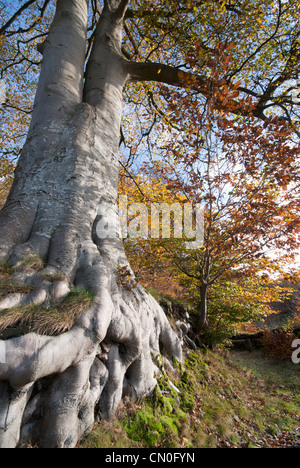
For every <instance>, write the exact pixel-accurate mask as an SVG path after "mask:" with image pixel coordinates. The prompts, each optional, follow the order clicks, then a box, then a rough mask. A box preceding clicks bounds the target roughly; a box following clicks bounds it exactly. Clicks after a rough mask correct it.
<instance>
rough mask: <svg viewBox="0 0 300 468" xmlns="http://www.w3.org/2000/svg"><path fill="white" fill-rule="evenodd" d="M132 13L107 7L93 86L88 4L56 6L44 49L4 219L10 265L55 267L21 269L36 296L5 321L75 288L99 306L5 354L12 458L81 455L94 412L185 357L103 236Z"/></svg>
mask: <svg viewBox="0 0 300 468" xmlns="http://www.w3.org/2000/svg"><path fill="white" fill-rule="evenodd" d="M127 5H128V1H126V0H107V1H105V7H104V11H103V13H102V16H101V19H100V21H99V24H98V26H97V29H96V33H95V38H94V45H93V49H92V52H91V55H90V58H89V62H88V65H87V68H86V73H85V80H84V67H85V48H86V29H87V14H88V9H87V7H88V5H87V1H86V0H58V2H57V11H56V15H55V18H54V21H53V24H52V26H51V29H50V33H49V36H48V37H47V39H46V41H45V43H44V44H43V46H42V47H40V51H42V53H43V64H42V68H41V74H40V80H39V85H38V90H37V94H36V99H35V105H34V112H33V116H32V122H31V126H30V129H29V132H28V137H27V141H26V144H25V146H24V149H23V152H22V155H21V157H20V161H19V164H18V167H17V170H16V174H15V180H14V183H13V186H12V189H11V192H10V194H9V197H8V200H7V203H6V205H5V207H4V209H3V210H2V211H1V213H0V260H1V261H9V262H10V263H12V264H13V265H16V264H18V263H20V260H22V259H26V258H30V256H32V255H33V254H34V255H37V256H39V257H40V258H42V259H43V261H44V262H45V265H46V266H45V269H44V270H42V271H38V272H34V271H32V269H28V268H27V269H24V271H20V269H18V272H17V273H15V276H13V278H12V279H14V280H16V281H18V282H20V281H21V282H23V283H24V284H25V283H26V284H27V285H32V286H34V290H33V291H32V292H31V293H29V294H24V295H22V294H21V295H19V296H18V297H17V296H16V295H15V296H10V297H9V298H7V299H5V301H2V302H1V301H0V310H1V309H6V308H7V307H9V305H11V306H16V305H19V306H23V305H26V304H35V305H37V304H47V305H48V306H51V304H56V303H57V302H60V301H62V300H63V299H64V298H65V297H66V295H67V294H68V292H69V291H70V290H71V289H72V288H73V287H78V288H84V289H87V290H90V291H91V292H92V293H93V295H94V301H93V304H92V306H91V307H90V308H89V309H88V310H87V311H86V312H85V313H83V314H82V315H81V316H80V317H79V319H78V320H77V322H76V324H75V325H74V326H73V327H72V328H71V330H69V331H67V332H65V333H63V334H60V335H59V336H45V335H43V336H42V335H38V334H37V333H28V334H25V335H23V336H19V337H15V338H10V339H8V340H6V341H5V342H1V341H0V344H1V346H2V347H3V346H5V351H6V354H5V355H6V362H5V364H1V363H0V447H2V448H4V447H15V446H17V445H18V443H19V442H20V441H22V440H25V441H26V440H27V441H30V442H31V443H37V444H38V446H41V447H47V448H51V447H74V446H75V445H76V443H77V441H78V439H79V438H81V437H82V436H83V435H85V434H87V433H88V432H89V431H90V430H91V428H92V425H93V422H94V411H95V407H97V408H100V410H101V413H102V416H103V417H104V418H109V417H110V416H111V415H112V414H113V413H114V412H115V410H116V408H117V406H118V404H119V402H120V400H121V398H122V395H126V394H128V395H132V396H134V397H143V396H144V395H147V394H149V393H150V392H151V391H152V390H153V388H154V387H155V385H156V380H155V371H156V370H157V368H156V365H155V356H157V355H158V354H159V353H160V352H162V351H164V352H165V353H166V354H167V355H168V356H170V357H172V356H174V357H176V358H177V359H178V360H181V357H182V356H181V344H180V341H179V339H178V338H177V335H176V334H175V333H174V332H173V330H172V328H171V327H170V325H169V323H168V321H167V319H166V317H165V315H164V313H163V311H162V309H161V308H160V306H159V305H158V304H157V303H156V301H155V300H154V299H153V298H152V297H151V296H150V295H149V294H148V293H147V292H146V291H145V290H144V289H143V288H142V287H141V286H140V285H137V286H136V287H135V286H133V287H130V286H128V285H127V286H126V284H124V282H122V281H120V278H119V269H120V266H121V267H124V266H128V269H129V265H128V262H127V259H126V256H125V253H124V249H123V242H122V239H121V238H120V235H119V234H118V235H117V236H110V237H108V238H107V239H100V238H99V237H98V236H97V223H98V222H99V220H102V223H103V222H105V221H106V220H112V219H115V220H117V219H118V217H117V213H118V207H117V188H118V142H119V136H120V123H121V113H122V91H123V88H124V85H125V83H126V82H127V80H128V79H129V77H130V76H129V73H128V69H127V68H126V66H125V63H124V60H123V59H122V57H121V38H122V31H123V16H124V14H125V11H126V8H127ZM116 222H118V221H116ZM116 231H117V232H119V228H118V225H117V229H116ZM131 275H132V277H133V273H132V272H131ZM131 284H134V281H132V282H131ZM10 302H11V304H10ZM16 302H18V304H16Z"/></svg>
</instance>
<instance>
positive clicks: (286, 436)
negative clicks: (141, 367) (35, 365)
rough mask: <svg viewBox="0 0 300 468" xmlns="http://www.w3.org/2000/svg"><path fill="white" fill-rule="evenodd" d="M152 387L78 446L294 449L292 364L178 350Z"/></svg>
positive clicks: (298, 377)
mask: <svg viewBox="0 0 300 468" xmlns="http://www.w3.org/2000/svg"><path fill="white" fill-rule="evenodd" d="M169 379H170V380H171V381H172V382H173V383H174V385H175V386H176V387H177V389H178V390H179V392H176V391H174V388H173V387H172V386H170V385H169ZM159 386H160V390H157V391H155V392H154V394H153V395H152V397H151V398H149V399H146V400H144V401H139V402H136V403H133V402H132V401H126V402H124V403H122V405H121V406H120V408H119V410H118V414H117V415H116V417H115V419H114V420H113V421H110V422H105V421H100V422H98V423H97V424H96V425H95V427H94V430H93V432H92V433H91V434H90V436H89V437H87V438H86V439H85V440H82V441H81V442H80V444H79V448H144V447H147V448H148V447H151V448H152V447H156V448H196V447H197V448H290V447H298V448H300V364H299V365H296V364H293V363H292V362H291V361H290V362H289V361H285V362H280V361H274V360H271V359H267V358H265V357H264V355H263V354H262V353H261V352H260V351H255V352H252V353H249V352H247V351H228V350H223V351H206V352H204V353H203V352H201V351H197V352H195V351H186V355H185V363H184V366H183V367H181V366H180V365H177V372H176V373H174V372H171V371H169V372H167V373H165V374H163V375H162V377H161V378H160V379H159Z"/></svg>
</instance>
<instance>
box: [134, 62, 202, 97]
mask: <svg viewBox="0 0 300 468" xmlns="http://www.w3.org/2000/svg"><path fill="white" fill-rule="evenodd" d="M126 67H127V71H128V73H129V75H130V78H131V80H133V81H156V82H158V83H165V84H169V85H172V86H179V87H187V86H190V87H192V88H195V89H199V91H202V92H205V90H206V92H207V86H208V84H209V83H208V80H207V79H206V78H204V77H202V76H201V75H196V74H192V73H187V72H184V71H182V70H180V69H179V68H176V67H172V66H170V65H164V64H161V63H153V62H126Z"/></svg>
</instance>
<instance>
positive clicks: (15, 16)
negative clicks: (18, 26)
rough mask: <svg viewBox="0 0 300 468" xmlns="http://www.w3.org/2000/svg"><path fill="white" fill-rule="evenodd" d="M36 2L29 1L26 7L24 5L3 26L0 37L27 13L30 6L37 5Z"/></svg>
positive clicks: (34, 0)
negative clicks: (24, 12)
mask: <svg viewBox="0 0 300 468" xmlns="http://www.w3.org/2000/svg"><path fill="white" fill-rule="evenodd" d="M35 2H36V0H28V1H27V2H26V3H24V5H22V6H21V7H20V8H19V10H18V11H16V13H15V14H14V15H13V16H12V17H11V18H10V19H9V20H8V21H7V22H6V23H5V24H4V25H3V26H2V28H1V29H0V36H2V35H3V34H4V33H5V31H6V30H7V29H8V28H9V26H10V25H11V24H12V23H13V22H14V21H15V20H16V19H17V18H18V17H19V16H20V15H21V14H22V13H23V11H25V10H26V9H27V8H28V7H30V5H32V4H33V3H35Z"/></svg>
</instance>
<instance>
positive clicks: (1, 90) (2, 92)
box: [0, 80, 6, 105]
mask: <svg viewBox="0 0 300 468" xmlns="http://www.w3.org/2000/svg"><path fill="white" fill-rule="evenodd" d="M5 100H6V86H5V83H4V81H3V80H0V105H1V104H4V102H5Z"/></svg>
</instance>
